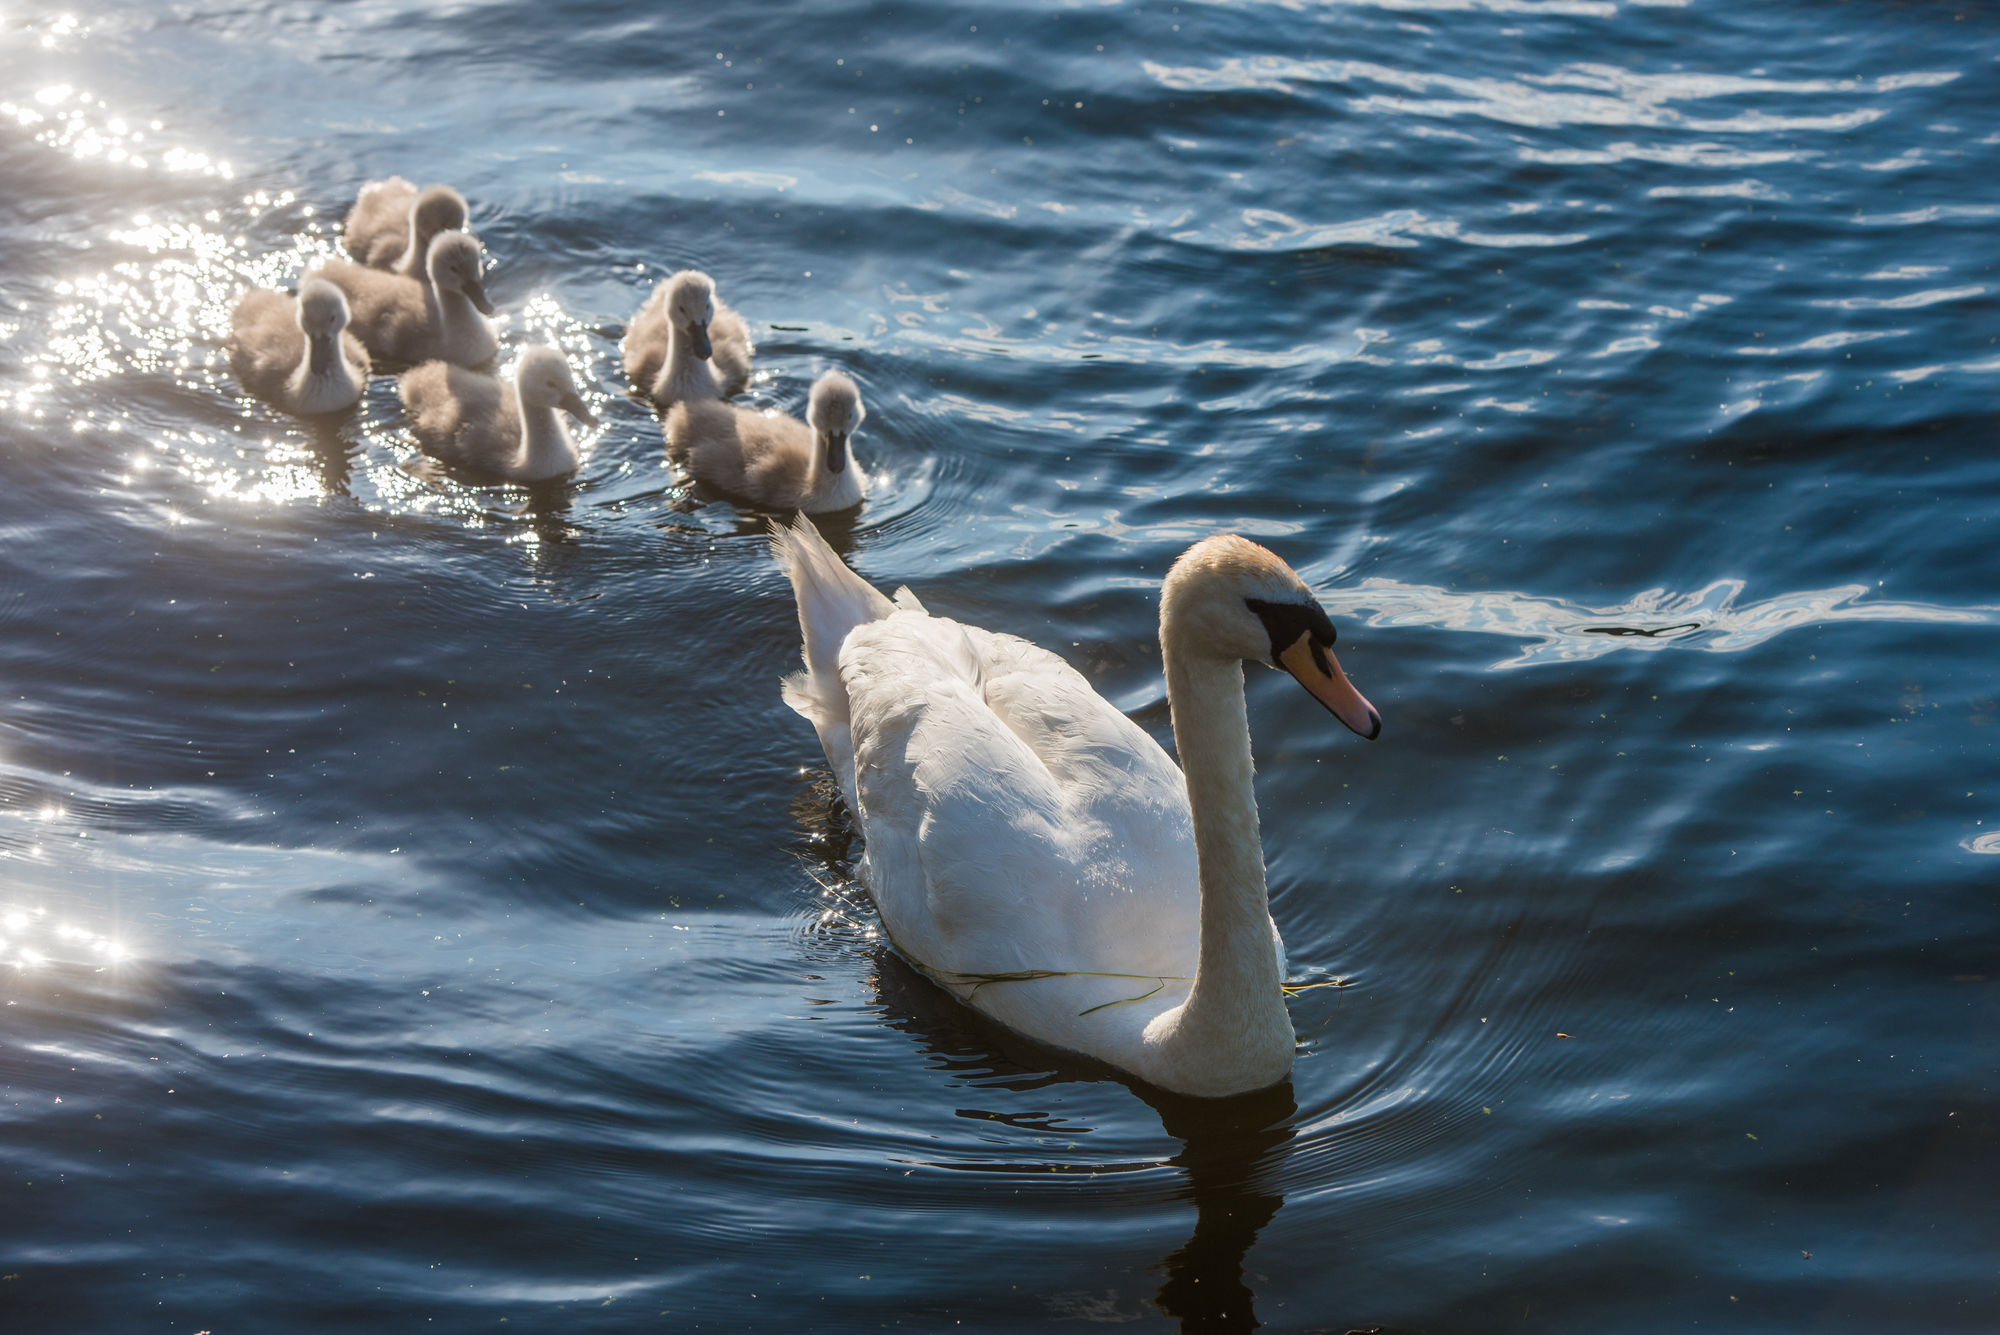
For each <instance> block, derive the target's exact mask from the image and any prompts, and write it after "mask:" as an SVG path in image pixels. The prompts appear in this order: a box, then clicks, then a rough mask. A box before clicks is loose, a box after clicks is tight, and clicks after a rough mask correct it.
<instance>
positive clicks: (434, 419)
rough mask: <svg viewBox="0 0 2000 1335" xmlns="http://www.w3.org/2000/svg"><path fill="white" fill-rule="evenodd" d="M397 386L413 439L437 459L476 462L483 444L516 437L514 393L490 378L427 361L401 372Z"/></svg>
mask: <svg viewBox="0 0 2000 1335" xmlns="http://www.w3.org/2000/svg"><path fill="white" fill-rule="evenodd" d="M397 384H398V387H399V388H400V389H401V391H402V395H403V403H404V405H405V406H406V407H407V408H408V409H409V413H410V422H411V426H412V428H413V429H414V430H415V431H416V435H417V439H418V440H419V441H421V442H422V443H423V446H424V448H425V449H426V450H427V451H429V452H430V453H432V454H434V455H436V456H438V457H439V458H441V459H447V460H451V461H453V462H457V463H478V462H480V449H481V446H482V445H485V444H487V443H488V442H497V443H498V444H500V445H501V446H507V445H512V444H514V443H515V442H516V441H517V440H518V439H519V435H520V416H519V414H518V413H516V412H515V411H514V410H513V396H512V395H511V394H509V393H507V392H506V391H507V386H505V385H503V384H502V383H501V382H500V381H498V380H496V379H494V378H493V377H492V376H489V375H482V374H480V373H479V372H478V371H468V370H466V369H465V368H464V367H462V366H454V365H452V364H451V363H450V362H438V361H431V362H424V363H423V364H421V365H419V366H415V367H412V368H411V369H410V370H408V371H405V372H404V373H403V374H402V376H401V378H400V379H399V380H398V382H397Z"/></svg>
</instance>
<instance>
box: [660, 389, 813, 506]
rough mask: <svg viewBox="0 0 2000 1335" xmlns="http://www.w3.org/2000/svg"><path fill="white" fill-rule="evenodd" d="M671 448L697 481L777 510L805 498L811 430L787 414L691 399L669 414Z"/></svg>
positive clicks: (809, 463)
mask: <svg viewBox="0 0 2000 1335" xmlns="http://www.w3.org/2000/svg"><path fill="white" fill-rule="evenodd" d="M666 430H667V448H668V452H669V453H670V454H672V455H673V456H674V457H675V458H676V459H678V460H681V461H682V462H684V463H685V464H686V465H687V469H688V471H689V472H690V473H692V474H693V475H694V476H695V477H696V478H698V479H700V480H701V481H703V482H706V483H708V484H709V485H710V486H712V487H719V488H721V489H722V490H723V491H727V492H730V493H732V494H734V495H737V496H741V497H744V498H745V499H747V500H750V501H753V502H755V503H756V504H758V505H763V506H767V507H770V508H772V509H791V508H795V507H797V506H799V505H800V504H802V503H803V502H804V501H805V500H806V499H807V497H806V488H807V485H808V483H809V481H810V478H811V474H812V450H813V433H812V429H811V428H810V427H808V426H807V425H806V424H805V423H804V422H801V421H799V420H798V419H797V418H794V417H788V416H786V415H785V414H783V413H764V412H759V411H757V410H755V409H751V408H738V407H737V406H736V405H734V404H730V403H722V402H720V401H718V400H715V399H708V400H695V399H686V400H683V401H681V402H679V403H676V404H675V405H674V406H673V408H672V409H670V410H669V411H668V413H667V428H666Z"/></svg>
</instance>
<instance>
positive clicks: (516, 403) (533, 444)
mask: <svg viewBox="0 0 2000 1335" xmlns="http://www.w3.org/2000/svg"><path fill="white" fill-rule="evenodd" d="M397 387H398V388H399V389H401V390H402V393H403V404H404V406H405V407H407V408H408V409H409V413H410V421H411V423H412V425H413V426H414V428H415V430H416V433H417V440H418V442H419V443H420V444H421V445H422V446H423V447H424V451H425V453H427V454H431V455H435V456H436V457H437V458H439V459H442V460H444V461H445V462H446V463H449V464H456V465H458V466H459V467H461V468H466V469H471V470H473V471H475V472H479V473H485V474H490V475H492V476H494V477H500V478H505V479H506V480H507V481H509V482H541V481H544V480H545V479H548V478H552V477H561V476H562V475H563V474H565V473H573V472H575V471H576V465H577V453H576V442H575V441H574V440H573V439H571V437H570V434H569V429H568V428H567V427H566V426H564V425H563V420H562V418H561V417H559V416H557V415H556V409H558V408H560V409H562V410H563V411H564V412H567V413H568V414H569V415H570V416H572V417H574V418H576V419H577V420H578V421H579V422H582V423H583V424H584V425H585V426H586V427H595V426H596V425H597V418H596V416H595V415H593V414H592V413H591V411H590V408H589V407H588V405H586V404H585V403H584V401H583V396H582V395H581V394H579V393H577V389H576V380H575V378H574V377H573V376H572V375H571V374H570V369H569V363H568V361H566V360H564V358H563V355H562V353H560V352H558V351H556V350H555V349H554V348H551V347H544V346H537V347H532V348H528V349H526V350H525V351H523V352H522V353H521V361H520V364H519V365H518V366H516V367H515V370H514V379H513V380H511V381H505V380H499V379H496V378H494V377H493V376H490V375H486V374H484V373H482V372H479V371H469V370H467V369H466V368H464V367H463V366H453V365H451V364H450V363H449V362H425V363H424V364H423V365H422V366H418V367H413V368H412V369H410V370H408V371H405V372H404V373H403V375H402V377H401V379H400V380H398V381H397Z"/></svg>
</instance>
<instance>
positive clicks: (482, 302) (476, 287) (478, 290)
mask: <svg viewBox="0 0 2000 1335" xmlns="http://www.w3.org/2000/svg"><path fill="white" fill-rule="evenodd" d="M461 290H462V291H463V292H464V293H465V299H466V300H467V301H470V302H471V303H472V305H473V308H474V309H475V310H477V311H478V312H479V313H480V314H481V315H491V314H493V303H492V302H490V301H488V300H487V299H486V288H485V286H484V285H483V284H482V283H481V282H480V281H479V280H478V279H477V278H468V279H466V280H465V286H464V287H463V289H461Z"/></svg>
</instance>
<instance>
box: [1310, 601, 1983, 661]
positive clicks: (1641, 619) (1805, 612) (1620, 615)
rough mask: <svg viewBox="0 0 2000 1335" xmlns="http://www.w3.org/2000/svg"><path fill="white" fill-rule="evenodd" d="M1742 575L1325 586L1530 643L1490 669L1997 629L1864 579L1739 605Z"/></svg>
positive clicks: (1972, 609) (1423, 622)
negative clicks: (1554, 589)
mask: <svg viewBox="0 0 2000 1335" xmlns="http://www.w3.org/2000/svg"><path fill="white" fill-rule="evenodd" d="M1747 584H1748V581H1746V580H1740V579H1719V580H1716V581H1715V582H1714V583H1712V584H1709V585H1707V586H1706V587H1704V588H1701V589H1697V590H1695V591H1694V592H1692V593H1679V594H1676V593H1669V592H1668V591H1667V590H1665V589H1648V590H1646V591H1645V592H1644V593H1640V594H1635V595H1634V596H1633V597H1632V598H1630V599H1629V600H1627V601H1626V602H1624V603H1621V604H1619V605H1617V606H1609V607H1586V606H1583V605H1581V604H1577V603H1569V602H1565V601H1563V600H1561V599H1558V598H1542V597H1537V596H1535V595H1533V594H1526V593H1508V592H1497V593H1459V592H1455V591H1453V590H1450V589H1439V588H1432V587H1429V586H1425V585H1417V584H1402V583H1398V582H1397V581H1395V580H1389V579H1366V580H1363V581H1362V582H1361V583H1360V584H1357V585H1353V586H1351V587H1346V588H1329V589H1326V590H1324V592H1323V594H1322V596H1321V601H1322V602H1324V603H1325V604H1326V607H1327V610H1328V611H1329V612H1331V613H1333V614H1334V615H1336V616H1339V615H1342V614H1345V615H1349V616H1354V617H1357V618H1360V617H1365V618H1366V624H1368V625H1370V626H1378V627H1392V626H1393V627H1409V626H1427V627H1434V628H1436V629H1439V630H1456V631H1475V632H1478V633H1480V634H1484V635H1506V636H1511V637H1513V638H1516V639H1523V640H1530V641H1533V643H1531V644H1529V645H1528V646H1527V647H1525V648H1523V649H1522V650H1521V651H1520V652H1519V653H1518V654H1516V655H1515V656H1514V657H1512V658H1505V659H1501V660H1499V661H1498V662H1496V663H1494V664H1493V666H1494V667H1496V668H1514V667H1530V666H1535V665H1539V664H1546V663H1574V662H1581V661H1584V660H1587V659H1592V658H1599V657H1602V656H1603V655H1605V654H1609V653H1615V652H1617V651H1618V650H1621V649H1644V650H1658V649H1670V648H1676V649H1677V648H1688V649H1702V650H1706V651H1707V652H1709V653H1725V654H1726V653H1738V652H1741V651H1742V650H1745V649H1749V648H1752V647H1754V646H1756V645H1759V644H1762V643H1764V642H1765V641H1766V640H1769V639H1771V638H1772V637H1773V636H1776V635H1781V634H1783V633H1784V632H1786V631H1788V630H1796V629H1799V628H1801V627H1805V626H1815V627H1817V626H1824V625H1827V624H1828V623H1833V622H1858V621H1899V622H1910V623H1918V624H1930V625H1953V626H2000V606H1985V605H1977V604H1975V605H1972V606H1964V607H1947V606H1941V605H1939V604H1936V603H1916V602H1897V601H1893V600H1884V601H1868V602H1862V601H1859V600H1860V599H1863V598H1866V597H1867V595H1868V592H1869V590H1868V586H1867V585H1865V584H1842V585H1837V586H1835V587H1833V588H1830V589H1803V590H1800V591H1798V592H1796V593H1781V594H1777V595H1774V596H1773V597H1770V598H1764V599H1760V600H1757V601H1754V602H1748V603H1739V602H1738V601H1737V599H1738V597H1739V596H1740V595H1741V594H1742V592H1743V590H1744V588H1745V587H1746V586H1747Z"/></svg>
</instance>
